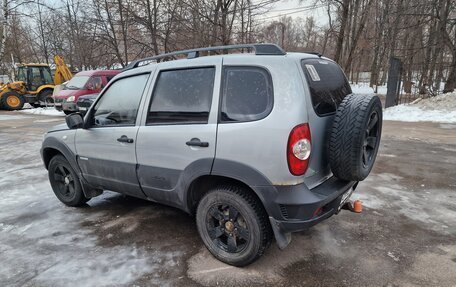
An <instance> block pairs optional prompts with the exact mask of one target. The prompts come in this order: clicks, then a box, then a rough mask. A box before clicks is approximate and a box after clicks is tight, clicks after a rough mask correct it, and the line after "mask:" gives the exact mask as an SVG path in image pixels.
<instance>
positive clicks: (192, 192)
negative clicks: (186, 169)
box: [184, 159, 275, 214]
mask: <svg viewBox="0 0 456 287" xmlns="http://www.w3.org/2000/svg"><path fill="white" fill-rule="evenodd" d="M219 185H236V186H240V187H243V188H244V189H245V190H247V191H248V192H250V193H251V194H252V195H253V196H254V197H255V198H256V199H258V201H259V202H261V205H262V207H263V208H264V210H265V211H266V213H267V214H270V212H271V209H270V208H269V206H270V205H269V204H268V200H269V199H270V198H271V196H273V195H272V194H271V193H274V191H275V189H274V188H273V186H272V184H271V183H270V182H269V180H267V178H266V177H265V176H264V175H262V174H261V173H260V172H259V171H257V170H255V169H253V168H251V167H249V166H246V165H244V164H242V163H237V162H234V161H229V160H218V159H216V160H214V165H213V168H212V172H211V173H210V174H206V175H201V176H199V177H197V178H195V179H193V180H192V181H191V183H190V184H189V185H188V188H187V190H186V195H185V198H184V200H185V201H184V202H185V204H186V209H187V211H188V212H189V213H190V214H195V210H196V207H197V206H198V203H199V201H200V200H201V198H202V197H203V196H204V195H205V194H206V193H207V192H208V191H209V190H211V189H212V188H214V187H216V186H219Z"/></svg>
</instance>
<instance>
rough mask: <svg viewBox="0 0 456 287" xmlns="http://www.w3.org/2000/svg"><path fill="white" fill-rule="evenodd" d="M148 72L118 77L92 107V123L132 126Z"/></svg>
mask: <svg viewBox="0 0 456 287" xmlns="http://www.w3.org/2000/svg"><path fill="white" fill-rule="evenodd" d="M148 76H149V75H148V74H143V75H137V76H132V77H128V78H123V79H119V80H118V81H116V82H114V83H113V84H112V85H111V86H109V88H108V89H107V90H106V92H104V93H103V95H102V96H101V98H100V100H99V101H98V102H97V104H96V106H95V108H94V117H93V122H92V125H93V126H96V127H99V126H130V125H131V126H133V125H135V122H136V116H137V114H138V109H139V103H140V101H141V97H142V94H143V92H144V88H145V86H146V82H147V78H148Z"/></svg>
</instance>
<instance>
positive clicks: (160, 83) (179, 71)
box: [136, 59, 221, 207]
mask: <svg viewBox="0 0 456 287" xmlns="http://www.w3.org/2000/svg"><path fill="white" fill-rule="evenodd" d="M200 60H202V59H200ZM206 62H207V63H210V64H201V65H200V66H192V67H188V62H186V63H185V64H186V65H185V66H182V67H175V66H173V67H172V68H169V67H167V66H162V68H161V69H160V70H158V71H157V73H156V76H155V81H154V87H153V91H152V92H151V97H150V100H149V104H148V105H147V106H146V107H147V110H145V111H144V113H143V118H144V125H142V126H141V127H140V128H139V132H138V138H137V144H136V152H137V158H138V179H139V182H140V184H141V187H142V189H143V191H144V193H145V194H146V195H147V196H148V198H150V199H152V200H156V201H159V202H163V203H166V204H169V205H173V206H177V207H181V206H182V202H183V197H184V194H183V192H184V191H185V189H186V188H187V186H188V185H189V184H190V182H191V180H192V179H194V178H196V177H197V176H199V175H203V174H210V171H211V167H212V163H213V159H214V156H215V146H216V130H217V106H218V92H217V91H218V90H219V87H220V80H219V79H220V70H221V61H219V62H217V63H215V64H214V62H213V61H212V62H211V61H207V60H206ZM206 62H203V63H206Z"/></svg>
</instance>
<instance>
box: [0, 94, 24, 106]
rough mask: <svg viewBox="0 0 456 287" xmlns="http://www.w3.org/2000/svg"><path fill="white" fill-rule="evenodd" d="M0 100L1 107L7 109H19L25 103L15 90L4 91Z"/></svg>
mask: <svg viewBox="0 0 456 287" xmlns="http://www.w3.org/2000/svg"><path fill="white" fill-rule="evenodd" d="M0 100H1V106H2V108H3V109H5V110H8V111H14V110H21V109H22V108H23V107H24V104H25V98H24V96H23V95H21V94H19V93H17V92H15V91H9V92H6V93H4V94H3V95H2V97H1V99H0Z"/></svg>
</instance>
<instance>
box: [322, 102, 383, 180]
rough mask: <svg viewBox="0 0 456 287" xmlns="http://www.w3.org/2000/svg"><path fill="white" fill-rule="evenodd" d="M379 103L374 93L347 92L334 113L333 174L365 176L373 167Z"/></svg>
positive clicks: (347, 177) (349, 177)
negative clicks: (355, 93) (354, 93)
mask: <svg viewBox="0 0 456 287" xmlns="http://www.w3.org/2000/svg"><path fill="white" fill-rule="evenodd" d="M382 118H383V116H382V104H381V102H380V99H379V98H378V97H377V96H374V95H348V96H347V97H345V99H344V100H343V101H342V103H341V104H340V106H339V108H338V109H337V112H336V115H335V117H334V122H333V126H332V130H331V136H330V140H329V163H330V166H331V171H332V172H333V174H334V175H335V176H336V177H338V178H340V179H343V180H347V181H361V180H364V179H365V178H366V177H367V176H368V175H369V173H370V171H371V170H372V167H373V166H374V163H375V159H376V157H377V152H378V148H379V146H380V138H381V134H382Z"/></svg>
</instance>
